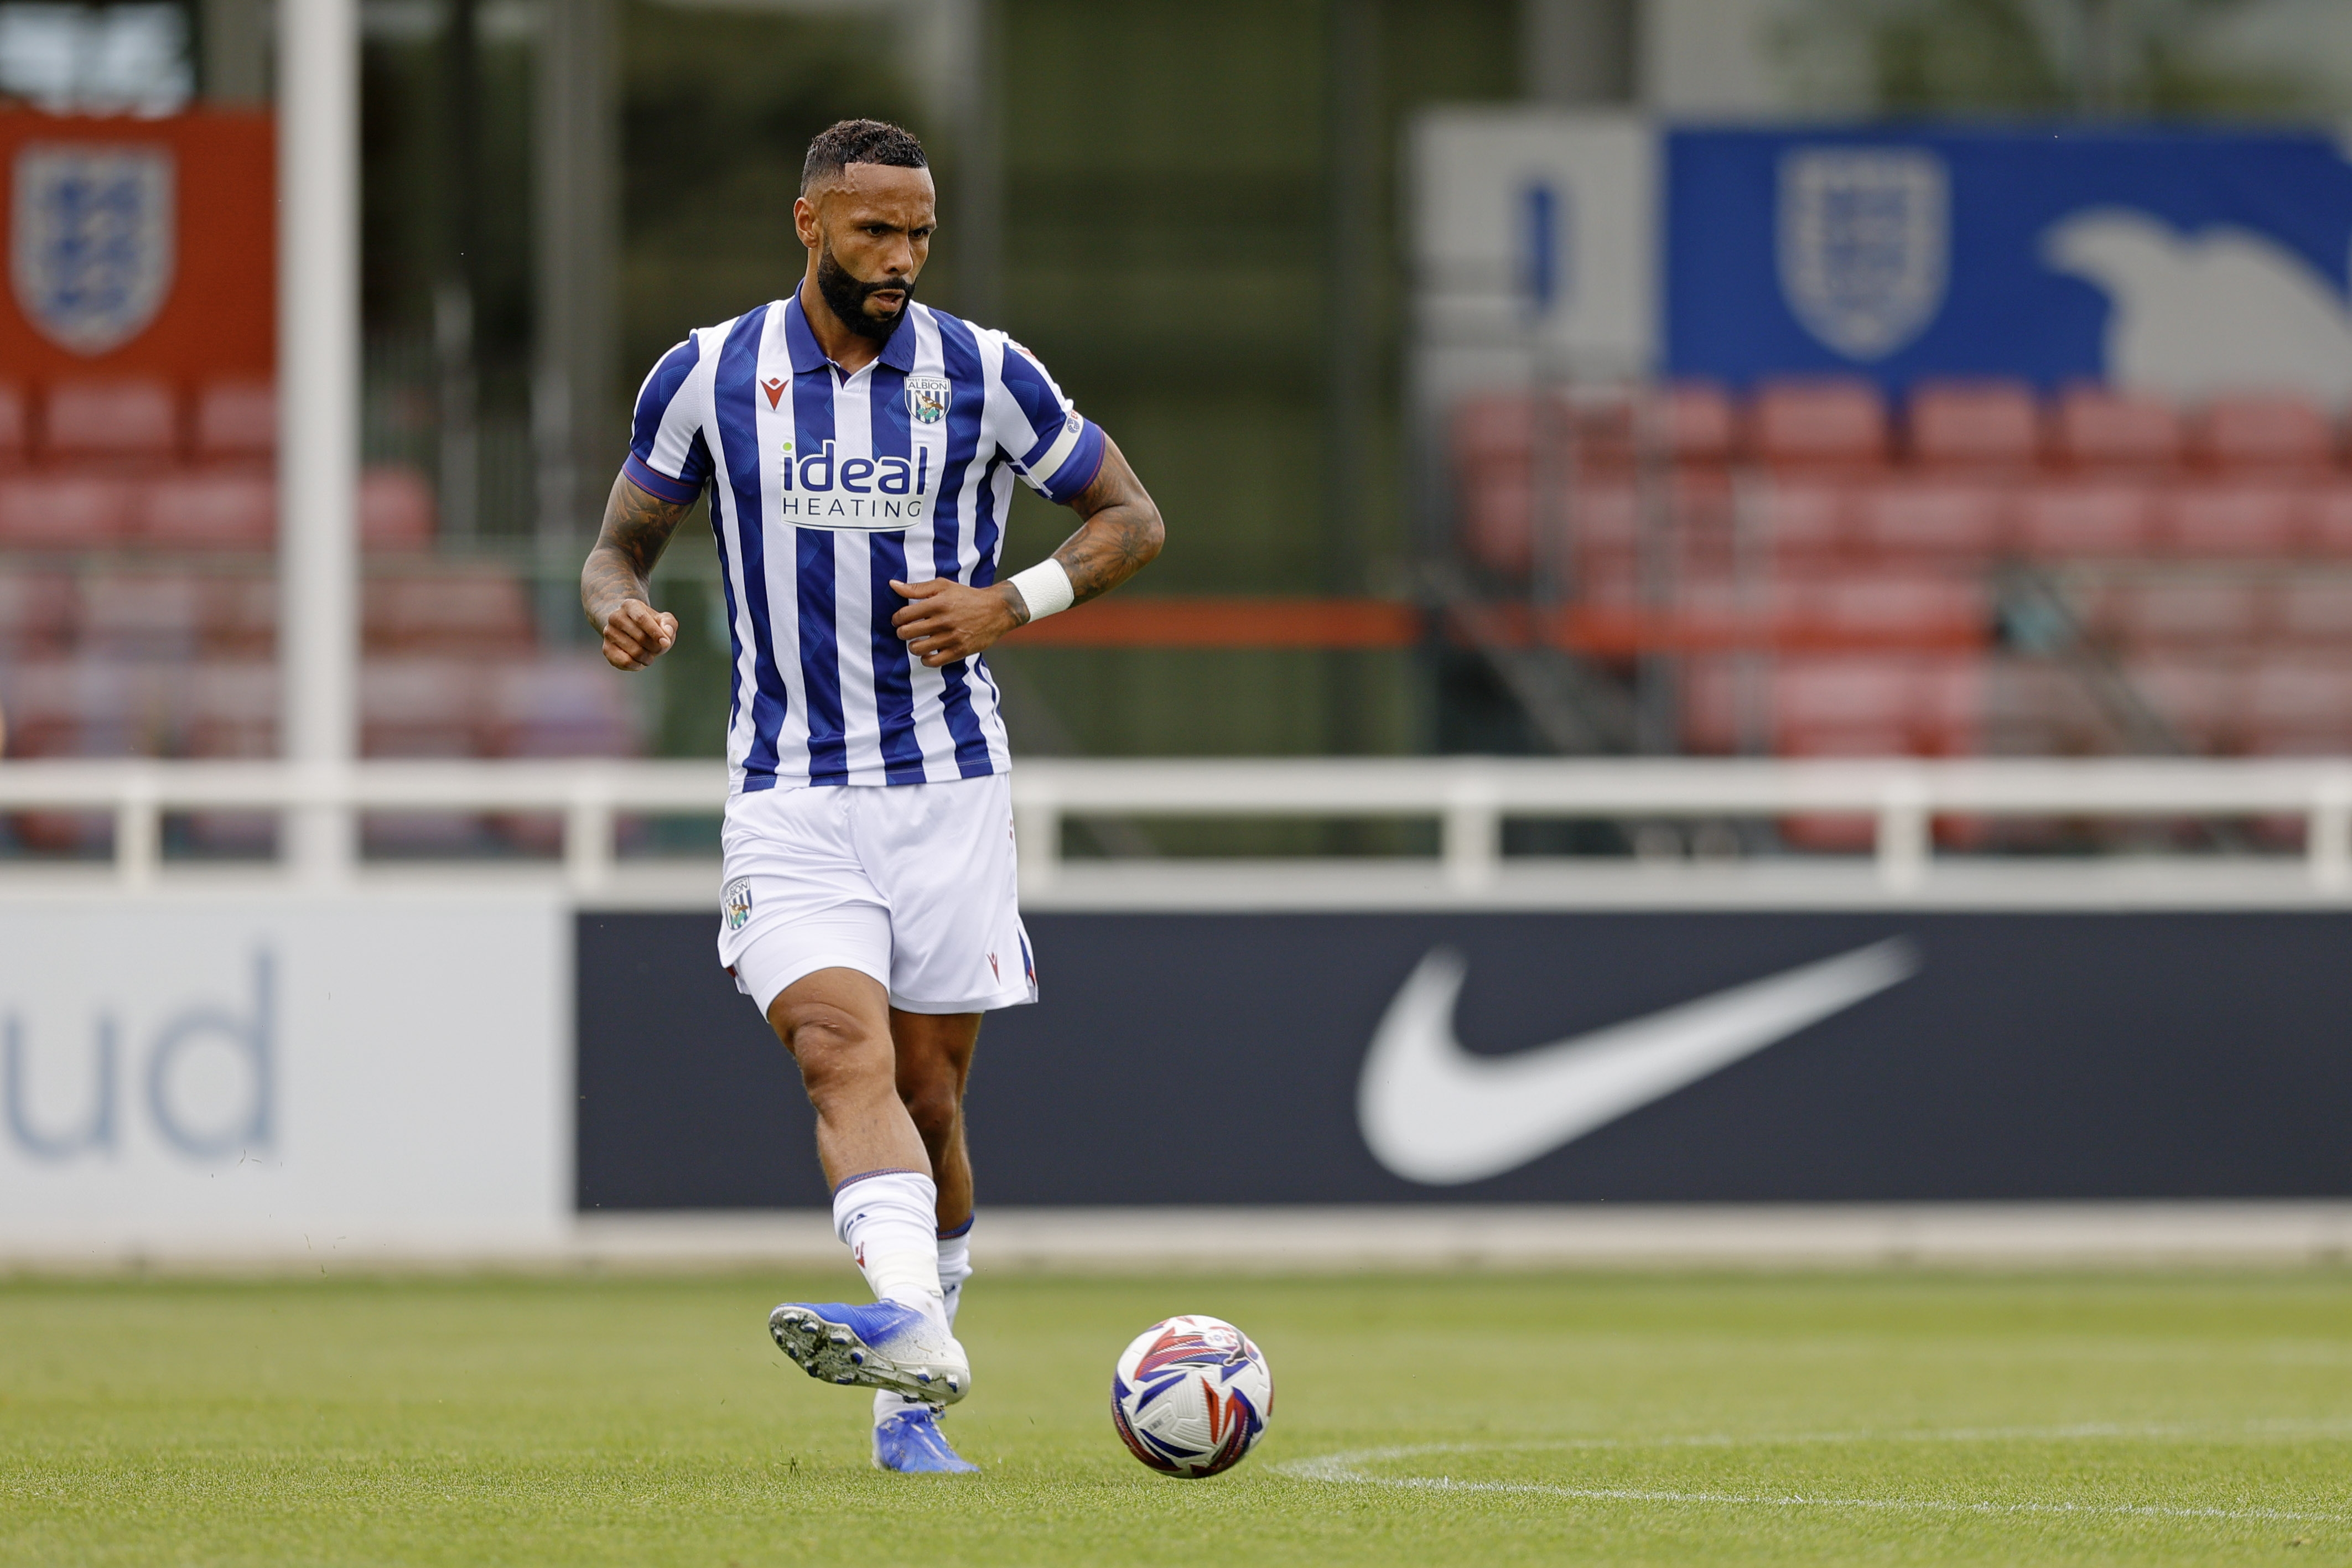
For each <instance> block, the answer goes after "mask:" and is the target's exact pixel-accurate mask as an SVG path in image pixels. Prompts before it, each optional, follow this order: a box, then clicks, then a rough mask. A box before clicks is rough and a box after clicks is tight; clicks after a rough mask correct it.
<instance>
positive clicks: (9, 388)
mask: <svg viewBox="0 0 2352 1568" xmlns="http://www.w3.org/2000/svg"><path fill="white" fill-rule="evenodd" d="M32 436H33V432H32V420H31V418H30V416H29V412H28V410H27V409H26V405H25V389H24V388H23V387H21V386H18V385H17V384H16V383H15V382H12V381H0V468H16V467H17V466H18V465H20V464H22V463H23V462H24V460H25V456H26V450H27V448H29V447H31V446H32V444H33V443H32Z"/></svg>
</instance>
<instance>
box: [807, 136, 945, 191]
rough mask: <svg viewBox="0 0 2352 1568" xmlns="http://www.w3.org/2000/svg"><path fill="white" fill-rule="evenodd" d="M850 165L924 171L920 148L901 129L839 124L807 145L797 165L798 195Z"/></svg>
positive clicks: (921, 145)
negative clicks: (803, 156)
mask: <svg viewBox="0 0 2352 1568" xmlns="http://www.w3.org/2000/svg"><path fill="white" fill-rule="evenodd" d="M852 163H887V164H889V165H890V166H892V167H893V168H898V169H928V168H929V167H930V166H931V164H930V160H929V159H928V158H926V157H924V156H923V144H922V143H921V142H918V141H916V140H915V133H914V132H911V131H908V130H907V129H906V128H904V127H903V126H898V125H893V124H891V123H889V122H888V121H883V120H843V121H836V122H835V123H834V124H831V125H828V126H826V127H825V128H824V130H822V131H820V132H817V133H816V140H815V141H814V142H810V143H809V150H808V157H807V158H806V159H804V160H803V162H802V163H801V195H808V194H809V192H810V190H812V189H813V188H814V186H815V185H816V184H818V182H820V181H822V180H825V179H829V178H831V177H832V176H833V175H835V174H840V173H841V171H842V170H843V169H845V168H846V167H848V166H849V165H850V164H852Z"/></svg>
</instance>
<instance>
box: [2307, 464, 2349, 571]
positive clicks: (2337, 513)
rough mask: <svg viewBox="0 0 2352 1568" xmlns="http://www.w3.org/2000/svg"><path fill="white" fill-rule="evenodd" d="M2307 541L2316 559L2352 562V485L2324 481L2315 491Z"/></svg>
mask: <svg viewBox="0 0 2352 1568" xmlns="http://www.w3.org/2000/svg"><path fill="white" fill-rule="evenodd" d="M2304 542H2305V544H2306V545H2307V546H2308V547H2309V549H2310V551H2311V552H2312V553H2313V554H2315V555H2321V556H2326V557H2327V558H2329V559H2331V560H2337V561H2341V560H2346V559H2352V484H2347V483H2345V482H2343V481H2340V480H2339V481H2333V482H2330V481H2322V482H2320V483H2318V484H2315V485H2314V486H2313V487H2312V489H2311V511H2310V515H2309V516H2308V517H2307V518H2306V519H2305V541H2304Z"/></svg>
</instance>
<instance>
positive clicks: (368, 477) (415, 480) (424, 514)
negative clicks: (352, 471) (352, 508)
mask: <svg viewBox="0 0 2352 1568" xmlns="http://www.w3.org/2000/svg"><path fill="white" fill-rule="evenodd" d="M434 527H435V509H434V503H433V487H432V486H431V485H429V484H427V483H425V476H424V475H422V474H420V473H418V472H417V471H416V470H415V468H402V467H399V466H397V465H394V464H379V465H377V466H375V467H373V468H369V469H367V470H366V471H365V472H363V473H362V474H361V475H360V543H361V545H362V547H363V548H365V549H368V550H381V551H414V550H429V549H431V548H432V545H433V533H434Z"/></svg>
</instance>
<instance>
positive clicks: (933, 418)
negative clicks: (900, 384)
mask: <svg viewBox="0 0 2352 1568" xmlns="http://www.w3.org/2000/svg"><path fill="white" fill-rule="evenodd" d="M954 401H955V388H954V387H953V386H951V385H950V384H949V382H948V378H947V377H946V376H943V375H910V376H908V378H907V414H908V417H909V418H911V419H913V420H914V421H915V423H916V424H918V425H936V424H938V423H939V422H940V420H942V419H945V418H946V417H947V416H948V405H949V404H950V403H953V402H954Z"/></svg>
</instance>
